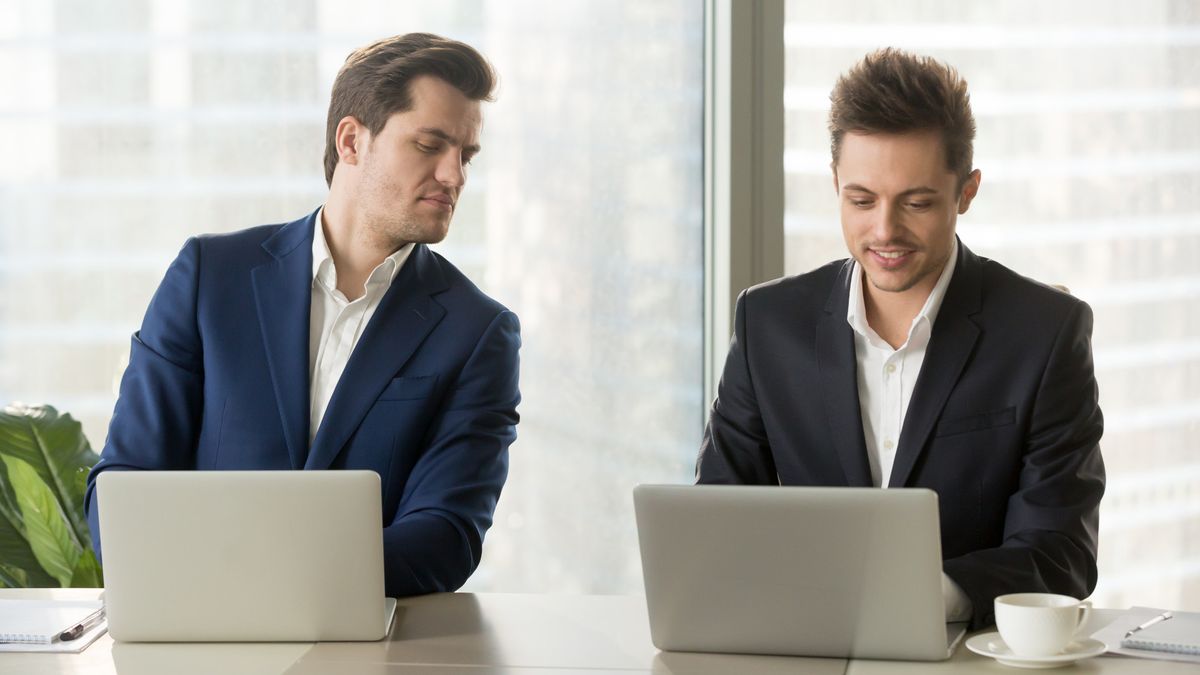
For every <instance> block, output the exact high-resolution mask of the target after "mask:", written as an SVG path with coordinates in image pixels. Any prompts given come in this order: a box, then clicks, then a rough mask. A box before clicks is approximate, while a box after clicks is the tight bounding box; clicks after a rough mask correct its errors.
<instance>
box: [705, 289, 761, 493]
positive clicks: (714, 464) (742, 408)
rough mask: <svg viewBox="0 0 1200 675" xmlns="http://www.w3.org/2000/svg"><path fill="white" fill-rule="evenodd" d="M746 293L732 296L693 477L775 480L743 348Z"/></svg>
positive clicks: (757, 481) (729, 480)
mask: <svg viewBox="0 0 1200 675" xmlns="http://www.w3.org/2000/svg"><path fill="white" fill-rule="evenodd" d="M746 297H747V296H746V292H745V291H743V292H742V294H741V295H739V296H738V299H737V307H736V310H735V312H734V325H733V340H732V341H731V342H730V345H729V355H728V356H726V357H725V369H724V371H723V372H722V374H721V382H720V384H718V385H717V398H716V400H715V401H713V405H712V411H711V412H710V413H709V419H708V426H707V427H706V428H705V430H704V437H703V439H701V441H700V456H699V458H698V459H697V461H696V482H697V483H715V484H753V485H777V484H778V483H779V478H778V474H777V472H776V470H775V460H774V458H773V457H772V455H771V446H770V444H769V443H768V442H767V432H766V429H765V427H764V426H763V421H762V414H761V412H760V411H759V407H758V398H757V396H756V395H755V392H754V383H753V381H752V380H751V372H750V361H749V356H748V354H747V351H746V331H747V318H746V312H747V310H746Z"/></svg>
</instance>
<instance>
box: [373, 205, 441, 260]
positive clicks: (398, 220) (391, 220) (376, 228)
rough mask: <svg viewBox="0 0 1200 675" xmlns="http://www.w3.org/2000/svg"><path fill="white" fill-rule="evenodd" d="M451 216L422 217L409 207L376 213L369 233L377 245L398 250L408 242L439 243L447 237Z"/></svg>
mask: <svg viewBox="0 0 1200 675" xmlns="http://www.w3.org/2000/svg"><path fill="white" fill-rule="evenodd" d="M449 220H450V216H448V215H447V216H446V218H445V220H434V219H429V218H426V219H422V218H420V217H418V216H417V215H416V214H414V213H412V211H411V210H409V209H400V210H398V211H393V212H383V213H377V214H374V217H372V218H369V219H368V225H367V233H368V236H370V237H371V240H372V243H373V244H374V245H375V246H378V247H381V248H385V249H387V250H389V251H397V250H399V249H400V248H402V247H404V246H406V245H408V244H412V243H415V244H437V243H439V242H441V241H442V240H443V239H445V238H446V234H447V233H448V232H449V229H450V222H449Z"/></svg>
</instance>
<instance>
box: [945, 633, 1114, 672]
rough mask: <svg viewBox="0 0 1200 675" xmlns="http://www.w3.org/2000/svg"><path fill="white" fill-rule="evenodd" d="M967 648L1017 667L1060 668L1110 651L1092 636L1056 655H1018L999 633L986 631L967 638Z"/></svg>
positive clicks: (1068, 646) (1072, 644)
mask: <svg viewBox="0 0 1200 675" xmlns="http://www.w3.org/2000/svg"><path fill="white" fill-rule="evenodd" d="M967 649H970V650H971V651H973V652H975V653H976V654H979V655H981V656H987V657H990V658H993V659H996V660H997V661H999V662H1000V663H1003V664H1004V665H1006V666H1014V667H1017V668H1058V667H1061V666H1067V665H1070V664H1072V663H1075V662H1076V661H1079V660H1081V659H1090V658H1092V657H1093V656H1100V655H1101V654H1103V653H1104V652H1106V651H1108V648H1107V647H1105V646H1104V643H1103V642H1101V641H1099V640H1093V639H1091V638H1083V639H1081V640H1077V641H1075V642H1072V643H1071V644H1069V645H1067V648H1066V649H1064V650H1063V652H1062V653H1061V654H1055V655H1054V656H1017V655H1016V654H1013V652H1012V650H1011V649H1009V648H1008V645H1006V644H1004V639H1003V638H1001V637H1000V634H999V633H984V634H982V635H976V636H975V637H973V638H971V639H970V640H967Z"/></svg>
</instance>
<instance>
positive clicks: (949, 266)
mask: <svg viewBox="0 0 1200 675" xmlns="http://www.w3.org/2000/svg"><path fill="white" fill-rule="evenodd" d="M957 266H958V237H955V238H954V243H953V244H952V245H951V247H950V259H949V260H947V261H946V266H945V267H943V268H942V274H941V276H939V277H938V280H937V283H936V284H934V286H933V290H932V291H930V292H929V297H928V298H926V299H925V305H924V306H923V307H921V311H920V312H918V313H917V315H916V316H915V317H913V322H912V326H910V327H909V329H908V335H909V337H910V338H911V337H912V334H913V329H915V328H916V327H917V326H918V325H920V324H921V323H922V322H928V324H929V327H930V328H931V329H932V328H933V322H934V321H936V320H937V315H938V312H940V311H941V309H942V300H944V299H945V297H946V289H947V288H948V287H949V286H950V279H951V277H953V276H954V268H955V267H957ZM849 300H850V301H849V302H848V303H847V305H846V322H847V323H849V324H850V327H851V328H853V329H854V332H856V333H858V334H859V335H861V336H863V337H865V338H867V339H868V340H879V341H880V342H882V339H880V338H878V336H877V335H876V333H875V331H874V330H873V329H872V328H871V326H870V325H869V324H868V323H867V306H866V301H865V300H864V299H863V271H862V266H861V265H859V264H858V261H857V260H855V261H854V266H853V269H851V270H850V298H849Z"/></svg>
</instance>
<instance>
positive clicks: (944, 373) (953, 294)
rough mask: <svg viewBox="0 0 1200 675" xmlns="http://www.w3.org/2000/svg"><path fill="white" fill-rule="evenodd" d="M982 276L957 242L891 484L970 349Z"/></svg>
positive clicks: (919, 446) (901, 475)
mask: <svg viewBox="0 0 1200 675" xmlns="http://www.w3.org/2000/svg"><path fill="white" fill-rule="evenodd" d="M982 275H983V266H982V265H981V264H980V262H979V258H978V257H977V256H976V255H975V254H974V253H971V251H970V250H968V249H967V247H966V246H963V244H962V242H961V241H960V242H958V262H957V267H956V269H955V270H954V276H953V277H952V278H951V279H950V285H949V287H947V289H946V297H945V298H944V299H943V300H942V307H941V309H940V310H939V311H938V314H937V321H936V322H935V323H934V326H933V334H932V336H931V337H930V339H929V346H928V347H926V349H925V361H924V362H923V363H922V364H921V372H920V374H919V375H918V376H917V385H916V387H914V388H913V394H912V399H911V400H910V401H909V404H908V412H906V413H905V415H904V428H903V429H901V430H900V444H899V447H898V448H897V449H896V460H895V462H894V463H893V465H892V475H891V479H890V482H889V483H888V484H889V485H890V486H892V487H904V486H905V485H906V484H907V483H908V479H909V476H911V475H912V471H913V467H914V466H916V463H917V460H918V459H920V456H921V453H922V452H924V449H925V446H926V444H927V441H928V440H929V434H931V433H932V432H933V428H934V425H935V424H936V423H937V420H938V417H939V416H940V415H941V413H942V409H943V408H944V407H945V406H946V401H947V400H948V399H949V398H950V392H952V391H953V390H954V385H955V384H956V383H957V382H958V378H959V376H960V375H961V374H962V371H963V368H964V367H965V366H966V364H967V360H968V359H969V358H970V356H971V352H972V351H973V350H974V349H975V342H976V340H978V339H979V327H978V326H977V325H976V324H975V322H974V321H972V320H971V319H970V316H971V315H972V314H975V313H976V312H978V311H979V307H980V297H981V285H982Z"/></svg>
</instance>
